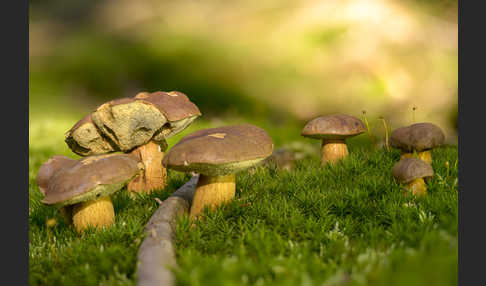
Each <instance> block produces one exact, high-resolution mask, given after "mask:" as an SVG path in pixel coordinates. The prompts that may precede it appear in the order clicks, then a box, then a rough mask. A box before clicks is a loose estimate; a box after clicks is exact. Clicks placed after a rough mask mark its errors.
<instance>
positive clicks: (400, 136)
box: [390, 122, 445, 152]
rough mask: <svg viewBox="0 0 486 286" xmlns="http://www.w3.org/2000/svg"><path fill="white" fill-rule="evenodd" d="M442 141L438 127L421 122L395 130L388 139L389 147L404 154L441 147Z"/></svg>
mask: <svg viewBox="0 0 486 286" xmlns="http://www.w3.org/2000/svg"><path fill="white" fill-rule="evenodd" d="M444 139H445V135H444V132H442V129H440V127H438V126H437V125H434V124H432V123H427V122H423V123H415V124H412V125H410V126H405V127H400V128H397V129H395V130H394V131H393V132H392V134H391V137H390V145H391V146H392V147H394V148H397V149H401V150H403V151H406V152H413V151H414V150H416V151H419V152H421V151H424V150H428V149H432V148H435V147H438V146H440V145H442V144H443V143H444Z"/></svg>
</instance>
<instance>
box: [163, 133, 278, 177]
mask: <svg viewBox="0 0 486 286" xmlns="http://www.w3.org/2000/svg"><path fill="white" fill-rule="evenodd" d="M272 151H273V141H272V138H270V136H269V135H268V134H267V132H265V130H263V129H262V128H260V127H257V126H254V125H250V124H244V125H233V126H225V127H219V128H209V129H203V130H199V131H196V132H194V133H191V134H189V135H187V136H185V137H183V138H182V139H181V140H180V141H179V142H178V143H177V144H176V145H174V146H173V147H172V148H171V149H170V150H169V151H168V152H167V153H166V154H165V156H164V159H163V160H162V164H163V165H164V166H165V167H166V168H169V169H174V170H176V171H181V172H196V173H199V174H203V175H207V176H222V175H228V174H234V173H236V172H239V171H241V170H244V169H247V168H249V167H251V166H253V165H255V164H257V163H259V162H260V161H262V160H264V159H265V158H267V157H268V156H270V155H271V154H272Z"/></svg>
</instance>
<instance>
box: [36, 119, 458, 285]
mask: <svg viewBox="0 0 486 286" xmlns="http://www.w3.org/2000/svg"><path fill="white" fill-rule="evenodd" d="M237 122H239V120H234V121H231V122H226V121H224V122H210V121H204V120H200V121H197V122H195V123H194V124H193V125H191V126H190V127H189V129H188V130H186V131H183V132H182V133H181V134H178V136H176V137H175V138H172V139H171V140H169V146H171V145H173V144H175V143H176V142H177V141H178V140H179V139H180V137H182V136H184V135H186V134H188V133H189V132H192V131H194V130H197V129H200V128H208V127H215V126H221V125H225V124H232V123H237ZM246 122H249V123H253V124H256V125H258V126H261V127H262V128H264V129H265V130H267V131H268V133H269V134H270V135H271V136H272V138H273V139H274V143H275V145H276V147H279V146H282V145H284V144H287V143H289V142H293V141H295V140H297V141H299V142H308V141H307V140H306V139H302V138H299V137H300V135H299V134H300V128H301V126H299V125H295V124H293V123H288V124H281V125H278V126H277V127H273V126H275V125H273V123H269V122H252V121H246ZM72 123H74V122H72ZM72 123H71V122H68V123H66V120H65V119H63V120H60V121H55V120H54V121H52V123H50V125H49V124H47V125H46V124H41V121H38V120H35V119H33V120H32V122H31V125H30V127H31V130H30V138H29V139H30V140H29V194H30V196H29V274H30V275H29V279H30V284H31V285H134V284H135V281H136V271H135V269H136V254H137V251H138V247H139V245H140V243H141V241H142V239H143V236H142V231H143V227H144V226H145V223H146V222H147V221H148V220H149V218H150V216H151V215H152V214H153V213H154V212H155V210H156V209H157V207H158V204H157V202H156V201H155V198H159V199H161V200H163V199H165V198H166V197H168V196H169V195H170V194H171V193H172V192H173V191H175V190H176V189H177V188H178V187H179V186H181V185H182V184H184V182H186V181H187V180H188V179H189V175H185V174H182V173H178V172H170V171H169V177H168V188H167V189H166V190H164V191H158V192H155V193H153V194H151V195H139V196H138V197H137V198H136V199H135V200H132V199H130V198H129V197H128V195H127V194H126V193H125V192H124V191H121V192H118V193H117V194H116V195H115V196H114V197H113V203H114V207H115V213H116V223H115V225H114V226H113V227H111V228H109V229H106V230H101V231H96V232H95V231H88V232H87V233H86V234H85V235H83V236H81V235H78V234H76V233H75V232H74V231H73V230H72V229H70V228H68V227H66V226H65V225H64V224H63V222H62V219H61V217H60V215H59V214H57V213H56V211H55V210H54V209H52V208H50V207H47V206H44V205H42V204H41V203H40V202H39V201H40V199H41V197H42V195H41V194H40V192H39V190H38V187H37V184H36V182H35V180H36V176H37V171H38V170H39V167H40V165H41V164H42V163H44V162H45V161H47V160H48V158H49V157H50V156H52V155H54V154H64V155H67V156H70V157H72V158H78V156H76V155H74V154H72V153H71V152H70V151H69V149H67V147H66V146H65V143H64V142H63V141H62V140H63V137H62V134H63V133H64V132H65V131H66V130H67V129H68V128H70V127H71V125H72ZM64 125H66V126H64ZM46 126H47V127H46ZM368 141H369V140H368V138H367V137H366V135H360V136H358V137H356V138H355V139H351V140H349V142H348V146H349V150H350V156H349V157H348V159H347V160H346V161H344V162H342V163H339V164H337V165H335V166H326V167H324V168H321V167H320V161H319V156H318V154H317V153H316V156H314V157H307V158H304V159H302V160H300V161H298V162H297V166H296V169H295V170H294V171H292V172H286V171H279V170H276V169H272V168H270V169H264V168H261V167H260V168H256V169H254V170H248V171H244V172H241V173H239V174H238V175H237V178H236V184H237V194H236V199H235V200H234V201H233V202H231V203H230V204H228V205H226V206H223V207H220V208H218V209H217V210H215V211H213V212H207V213H206V215H205V216H204V218H203V219H202V220H200V221H199V222H198V223H197V224H196V227H194V228H191V227H190V223H189V220H188V219H187V218H186V217H181V218H180V219H179V220H178V224H177V231H176V242H177V260H178V264H179V266H180V267H179V269H177V270H174V272H175V274H176V277H177V283H178V285H203V284H206V285H245V284H247V285H456V284H457V215H458V208H457V192H458V190H457V147H456V146H446V147H442V148H438V149H435V150H433V151H432V153H433V154H432V156H433V160H434V161H433V163H432V166H433V168H434V170H435V173H436V175H435V177H434V178H433V179H432V180H431V181H430V182H429V183H428V196H426V197H425V198H419V199H413V198H411V197H407V196H404V195H402V194H401V186H400V185H399V184H397V183H396V182H395V181H394V180H393V178H392V176H391V168H392V166H393V164H394V163H395V162H397V161H398V160H399V157H400V154H399V152H398V151H396V150H392V151H391V152H386V151H385V150H384V149H380V150H374V149H371V148H370V144H369V142H368ZM308 143H309V145H311V146H314V145H315V146H314V147H316V148H315V150H318V145H319V144H318V143H316V142H314V141H312V140H310V142H308ZM314 143H315V144H314ZM52 219H54V220H55V221H56V222H57V224H56V223H54V224H55V225H54V226H50V225H51V223H52V222H53V220H52Z"/></svg>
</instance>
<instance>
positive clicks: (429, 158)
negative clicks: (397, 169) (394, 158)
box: [400, 150, 432, 164]
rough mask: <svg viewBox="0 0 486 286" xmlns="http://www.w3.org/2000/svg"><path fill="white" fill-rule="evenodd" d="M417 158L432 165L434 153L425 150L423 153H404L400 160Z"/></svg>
mask: <svg viewBox="0 0 486 286" xmlns="http://www.w3.org/2000/svg"><path fill="white" fill-rule="evenodd" d="M412 157H416V158H419V159H420V160H422V161H424V162H426V163H429V164H432V153H430V150H425V151H422V152H418V153H417V152H413V153H402V155H401V156H400V159H405V158H412Z"/></svg>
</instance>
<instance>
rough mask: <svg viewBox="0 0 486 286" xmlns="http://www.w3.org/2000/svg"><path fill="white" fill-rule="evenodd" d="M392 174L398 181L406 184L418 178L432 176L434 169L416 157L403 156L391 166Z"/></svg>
mask: <svg viewBox="0 0 486 286" xmlns="http://www.w3.org/2000/svg"><path fill="white" fill-rule="evenodd" d="M392 175H393V177H394V178H395V179H396V180H397V181H399V182H400V183H402V184H407V183H410V182H411V181H413V180H415V179H418V178H424V179H425V178H431V177H433V176H434V169H432V166H431V165H430V164H428V163H426V162H424V161H422V160H420V159H418V158H405V159H401V160H400V161H399V162H398V163H396V164H395V165H394V166H393V168H392Z"/></svg>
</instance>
